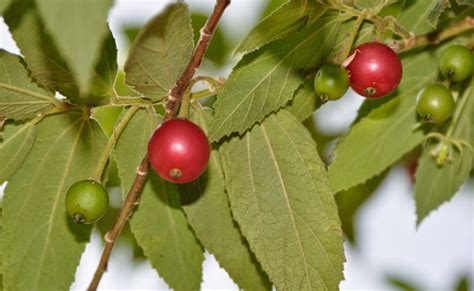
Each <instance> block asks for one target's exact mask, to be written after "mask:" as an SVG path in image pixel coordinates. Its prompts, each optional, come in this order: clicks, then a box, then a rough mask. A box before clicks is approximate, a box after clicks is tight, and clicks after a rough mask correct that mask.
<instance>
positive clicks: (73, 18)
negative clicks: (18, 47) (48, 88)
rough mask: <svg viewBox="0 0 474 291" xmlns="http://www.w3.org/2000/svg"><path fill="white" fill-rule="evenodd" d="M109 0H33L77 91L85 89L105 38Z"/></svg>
mask: <svg viewBox="0 0 474 291" xmlns="http://www.w3.org/2000/svg"><path fill="white" fill-rule="evenodd" d="M113 2H114V1H113V0H101V1H97V0H62V1H57V0H36V3H37V6H38V10H39V12H40V14H41V16H42V17H41V18H42V20H43V23H44V25H45V27H46V29H47V31H48V32H49V33H50V34H51V36H52V37H53V39H54V42H55V43H56V45H57V47H58V48H59V50H60V51H61V55H62V56H64V59H65V60H66V62H67V63H68V65H69V67H70V68H71V71H72V72H73V74H74V76H75V79H76V81H77V83H78V87H79V91H80V92H81V93H85V92H88V91H89V84H90V81H91V79H92V75H93V72H94V67H95V64H96V63H97V60H98V57H99V52H100V49H101V47H102V44H103V41H104V39H105V38H106V37H107V33H108V27H107V14H108V11H109V9H110V7H111V6H112V4H113ZM85 20H86V21H85Z"/></svg>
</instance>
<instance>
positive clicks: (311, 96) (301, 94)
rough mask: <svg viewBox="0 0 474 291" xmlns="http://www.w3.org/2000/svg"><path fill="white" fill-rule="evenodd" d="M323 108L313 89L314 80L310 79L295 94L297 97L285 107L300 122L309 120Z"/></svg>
mask: <svg viewBox="0 0 474 291" xmlns="http://www.w3.org/2000/svg"><path fill="white" fill-rule="evenodd" d="M319 106H321V98H319V96H318V95H317V94H316V92H315V91H314V88H313V79H308V80H306V81H305V82H304V84H303V85H301V87H299V88H298V90H296V92H295V96H294V97H293V99H292V100H291V101H290V102H289V103H288V105H287V106H286V107H285V109H286V110H288V111H289V112H290V113H292V114H293V115H294V116H295V117H296V119H298V120H299V121H301V122H302V121H304V120H306V119H308V118H309V117H310V116H311V115H312V114H313V112H314V111H316V109H318V108H319Z"/></svg>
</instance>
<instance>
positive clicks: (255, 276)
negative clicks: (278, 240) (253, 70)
mask: <svg viewBox="0 0 474 291" xmlns="http://www.w3.org/2000/svg"><path fill="white" fill-rule="evenodd" d="M211 117H212V115H211V112H210V111H207V110H206V111H204V110H203V111H196V112H194V114H193V118H192V119H193V121H194V122H196V123H197V124H199V126H201V128H203V129H204V130H205V131H207V124H208V123H209V121H210V120H211ZM179 191H180V192H181V200H182V203H183V208H184V211H185V213H186V216H187V218H188V222H189V224H190V225H191V227H192V228H193V229H194V231H195V233H196V236H197V237H198V239H199V241H200V242H201V243H202V244H203V246H204V247H205V248H206V249H207V250H208V251H209V252H210V253H212V254H213V255H214V256H215V257H216V259H217V261H218V262H219V264H220V265H221V267H222V268H224V269H225V270H226V271H227V273H228V274H229V275H230V277H231V278H232V279H233V280H234V282H235V283H237V285H238V286H239V287H240V288H241V289H243V290H270V289H271V284H270V282H269V281H268V278H267V276H266V275H265V273H263V271H262V269H261V267H260V264H259V263H258V262H257V260H256V259H255V256H254V255H253V254H252V253H251V251H250V249H249V247H248V244H247V242H246V241H245V239H244V238H243V237H242V235H241V234H240V230H239V228H238V226H237V224H236V223H235V222H234V220H233V218H232V214H231V211H230V206H229V201H228V199H227V195H226V193H225V189H224V175H223V170H222V166H221V161H220V155H219V152H218V151H217V149H213V150H212V152H211V158H210V161H209V166H208V168H207V171H206V172H205V173H204V174H203V175H201V177H200V178H199V179H198V180H197V181H196V182H193V183H189V184H184V185H181V186H180V187H179Z"/></svg>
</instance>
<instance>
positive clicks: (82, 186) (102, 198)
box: [66, 180, 109, 224]
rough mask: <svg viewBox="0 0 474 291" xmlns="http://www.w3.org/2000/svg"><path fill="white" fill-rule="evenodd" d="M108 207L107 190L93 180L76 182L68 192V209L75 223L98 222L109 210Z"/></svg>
mask: <svg viewBox="0 0 474 291" xmlns="http://www.w3.org/2000/svg"><path fill="white" fill-rule="evenodd" d="M108 207H109V195H108V194H107V190H106V189H105V188H104V187H103V186H102V185H100V184H99V183H97V182H95V181H93V180H83V181H79V182H76V183H74V184H73V185H72V186H71V187H70V188H69V190H68V191H67V193H66V210H67V213H68V214H69V216H71V217H72V219H73V220H74V222H75V223H80V224H91V223H94V222H97V221H98V220H100V219H101V218H102V216H104V214H105V212H107V208H108Z"/></svg>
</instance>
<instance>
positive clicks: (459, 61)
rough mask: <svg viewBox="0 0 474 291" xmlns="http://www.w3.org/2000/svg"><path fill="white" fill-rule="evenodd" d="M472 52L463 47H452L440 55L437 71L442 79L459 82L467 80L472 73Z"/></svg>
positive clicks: (473, 69)
mask: <svg viewBox="0 0 474 291" xmlns="http://www.w3.org/2000/svg"><path fill="white" fill-rule="evenodd" d="M472 58H473V57H472V52H471V51H470V50H469V49H468V48H467V47H465V46H462V45H453V46H450V47H449V48H448V49H446V50H445V51H444V52H443V54H442V55H441V61H440V63H439V69H440V71H441V73H442V74H443V76H444V77H446V78H448V79H449V80H451V81H454V82H459V81H463V80H465V79H467V78H469V77H470V76H471V75H472V72H473V71H474V68H473V64H472V63H473V61H472Z"/></svg>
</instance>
